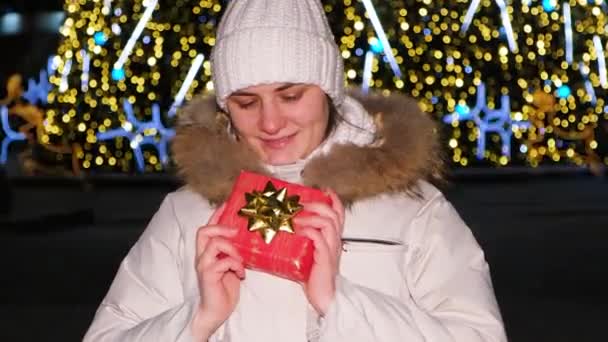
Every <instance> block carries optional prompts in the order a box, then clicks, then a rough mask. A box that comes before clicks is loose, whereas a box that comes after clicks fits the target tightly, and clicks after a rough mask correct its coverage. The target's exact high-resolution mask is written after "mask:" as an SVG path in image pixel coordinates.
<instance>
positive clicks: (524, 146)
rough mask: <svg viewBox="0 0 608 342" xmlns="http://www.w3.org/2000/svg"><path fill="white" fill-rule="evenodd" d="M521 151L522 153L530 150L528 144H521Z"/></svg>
mask: <svg viewBox="0 0 608 342" xmlns="http://www.w3.org/2000/svg"><path fill="white" fill-rule="evenodd" d="M519 152H521V153H526V152H528V146H526V145H523V144H522V145H521V146H519Z"/></svg>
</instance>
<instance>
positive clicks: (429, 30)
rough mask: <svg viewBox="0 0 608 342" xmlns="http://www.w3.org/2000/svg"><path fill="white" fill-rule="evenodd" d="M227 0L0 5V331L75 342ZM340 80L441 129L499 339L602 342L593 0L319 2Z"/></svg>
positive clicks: (607, 46) (199, 82)
mask: <svg viewBox="0 0 608 342" xmlns="http://www.w3.org/2000/svg"><path fill="white" fill-rule="evenodd" d="M225 3H226V2H225V1H219V0H195V1H189V0H177V1H169V0H146V1H142V0H134V1H131V0H97V1H85V0H44V1H43V0H28V1H19V0H0V48H1V49H2V53H0V117H1V119H2V125H1V126H0V144H1V145H0V146H1V150H0V152H1V153H0V269H1V270H2V276H1V277H0V289H1V291H0V322H1V323H0V340H2V341H79V340H81V339H82V337H83V336H84V333H85V331H86V329H87V327H88V325H89V324H90V322H91V320H92V318H93V315H94V313H95V310H96V308H97V306H98V305H99V303H100V301H101V300H102V298H103V296H104V295H105V293H106V291H107V290H108V287H109V285H110V283H111V281H112V279H113V277H114V274H115V272H116V270H117V268H118V265H119V263H120V261H121V260H122V258H123V257H124V256H125V255H126V253H127V252H128V250H129V248H130V246H131V245H132V244H133V243H134V242H135V241H136V240H137V238H138V237H139V235H140V234H141V232H142V231H143V229H144V228H145V227H146V224H147V222H148V220H149V219H150V218H151V217H152V215H153V214H154V212H155V211H156V209H157V208H158V206H159V205H160V202H161V201H162V199H163V198H164V196H165V195H166V194H167V193H169V192H171V191H173V190H175V189H177V188H179V187H180V186H182V184H181V183H180V181H179V180H178V178H177V177H176V176H175V167H174V164H173V162H172V160H171V154H170V148H169V146H170V142H171V138H172V137H173V133H174V131H173V127H174V121H175V117H176V115H178V113H179V108H180V107H181V106H182V105H183V104H184V103H187V102H188V101H189V100H190V99H191V98H192V96H194V95H196V94H198V93H201V92H208V91H212V90H213V84H212V82H211V73H210V64H209V61H208V59H207V57H208V56H209V52H210V49H211V48H212V46H213V45H214V43H215V38H214V34H215V27H216V24H217V21H218V19H219V18H220V17H221V14H222V11H223V9H224V5H225ZM323 4H324V5H325V10H326V12H327V14H328V17H329V20H330V25H331V27H332V30H333V31H334V35H335V36H336V40H337V43H338V45H339V47H340V49H341V51H342V57H343V58H344V61H345V78H346V80H347V82H348V84H349V86H351V87H353V88H361V89H362V91H364V92H365V91H376V92H382V93H384V94H387V95H388V94H390V93H391V92H400V93H404V94H409V95H411V96H413V97H414V98H416V99H417V100H418V102H419V103H420V106H421V107H422V109H423V110H425V111H426V112H428V113H429V115H431V116H433V118H435V119H436V120H437V121H438V122H441V125H442V126H441V127H442V132H441V133H442V138H443V146H444V158H445V159H446V161H447V164H448V165H449V167H448V172H447V181H446V182H445V184H443V185H442V186H441V189H442V191H443V192H444V193H445V194H446V196H447V197H448V199H450V200H451V201H452V203H453V204H454V206H455V207H456V208H457V209H458V211H459V212H460V214H461V215H462V217H463V218H464V220H465V221H466V222H467V223H468V224H469V226H470V227H471V229H472V230H473V232H474V234H475V236H476V237H477V240H478V241H479V243H480V244H481V246H482V247H483V249H484V251H485V253H486V258H487V260H488V262H489V264H490V268H491V272H492V278H493V283H494V288H495V291H496V295H497V298H498V301H499V304H500V307H501V311H502V314H503V318H504V321H505V325H506V328H507V334H508V335H509V340H510V341H515V342H525V341H530V342H532V341H535V342H536V341H551V342H553V341H558V342H559V341H603V340H605V339H606V336H608V334H607V333H606V331H605V325H606V322H608V313H606V307H607V305H608V294H607V293H606V291H604V288H605V287H606V285H605V284H606V279H607V278H608V277H607V275H608V248H607V247H606V245H607V244H608V183H607V181H606V175H607V174H608V173H607V171H606V167H607V166H608V101H606V100H607V99H608V79H607V78H608V76H607V74H606V53H607V52H608V5H607V3H606V1H605V0H571V1H553V0H544V1H543V0H541V1H533V0H522V1H503V0H498V1H489V0H481V1H469V0H462V1H444V0H439V1H430V0H391V1H378V0H374V1H369V0H360V1H356V0H343V1H323Z"/></svg>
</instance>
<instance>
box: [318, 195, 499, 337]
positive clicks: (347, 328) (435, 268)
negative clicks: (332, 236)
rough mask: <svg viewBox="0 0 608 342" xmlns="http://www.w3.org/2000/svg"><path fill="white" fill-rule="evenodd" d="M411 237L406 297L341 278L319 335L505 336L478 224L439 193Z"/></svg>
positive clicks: (415, 224) (406, 260)
mask: <svg viewBox="0 0 608 342" xmlns="http://www.w3.org/2000/svg"><path fill="white" fill-rule="evenodd" d="M408 234H409V236H407V237H406V239H407V242H408V244H410V245H412V246H413V248H411V249H408V251H407V252H405V257H404V270H403V272H404V281H406V282H407V285H408V288H409V290H410V296H409V298H407V299H406V300H405V301H404V300H403V299H400V298H396V297H392V296H389V295H386V294H383V293H380V292H378V291H376V290H373V289H370V288H367V287H363V286H360V285H357V284H354V283H353V282H350V281H349V280H348V279H345V278H344V277H339V278H338V283H337V290H336V297H335V299H334V302H333V303H332V304H331V305H330V308H329V309H328V312H327V314H326V315H325V317H324V318H323V319H321V321H320V327H319V341H322V342H329V341H367V342H369V341H383V342H385V341H408V342H418V341H420V342H422V341H433V342H452V341H454V342H456V341H458V342H460V341H466V342H504V341H506V340H507V338H506V336H505V331H504V327H503V324H502V319H501V316H500V312H499V309H498V305H497V303H496V299H495V296H494V291H493V289H492V283H491V278H490V273H489V268H488V265H487V263H486V261H485V259H484V254H483V251H482V250H481V248H480V247H479V245H478V244H477V242H476V240H475V238H474V237H473V235H472V233H471V231H470V230H469V228H468V227H467V226H466V224H465V223H464V222H463V221H462V220H461V219H460V217H459V216H458V214H457V213H456V211H455V210H454V208H453V207H452V206H451V204H450V203H449V202H447V200H446V199H445V198H444V197H443V196H442V195H440V194H439V195H437V196H436V197H435V198H433V199H432V200H431V201H429V202H428V203H427V204H426V205H425V206H424V207H423V208H422V209H421V210H420V211H419V212H418V214H417V215H416V217H415V218H414V220H413V221H412V223H411V226H410V229H409V233H408Z"/></svg>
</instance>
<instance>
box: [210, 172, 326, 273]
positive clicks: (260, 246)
mask: <svg viewBox="0 0 608 342" xmlns="http://www.w3.org/2000/svg"><path fill="white" fill-rule="evenodd" d="M269 181H270V182H271V183H272V184H273V185H274V187H275V188H276V189H277V190H281V189H283V188H285V189H286V190H287V197H291V196H296V195H297V196H299V202H300V203H306V202H322V203H327V204H328V205H331V203H332V202H331V199H330V197H329V196H327V195H326V194H325V193H323V192H322V191H320V190H317V189H313V188H309V187H305V186H302V185H297V184H292V183H288V182H285V181H282V180H279V179H275V178H272V177H268V176H264V175H260V174H256V173H252V172H247V171H243V172H241V174H240V175H239V177H238V178H237V180H236V182H235V184H234V186H233V188H232V192H231V194H230V196H229V198H228V200H227V202H226V207H225V209H224V212H223V213H222V215H221V217H220V219H219V224H220V225H224V226H228V227H237V228H239V232H238V233H237V235H236V236H235V237H234V238H232V239H231V241H232V243H233V244H234V246H235V247H236V248H237V250H238V251H239V253H240V255H241V256H242V257H243V262H244V264H245V267H247V268H249V269H254V270H259V271H263V272H266V273H270V274H273V275H276V276H279V277H282V278H287V279H290V280H294V281H302V282H305V281H307V280H308V276H309V275H310V269H311V267H312V263H313V253H314V245H313V242H312V240H310V239H308V238H306V237H303V236H299V235H296V234H292V233H289V232H285V231H279V232H278V233H276V235H275V236H274V237H273V238H272V241H270V242H266V241H265V240H264V238H263V237H262V234H260V232H259V231H250V230H249V228H248V226H249V219H248V218H247V217H244V216H242V215H239V211H240V210H241V209H242V208H244V207H245V206H247V204H248V203H247V200H246V196H245V194H246V193H249V194H252V193H253V192H254V191H258V192H263V190H264V189H265V188H266V186H267V184H268V182H269ZM302 215H313V214H312V213H310V212H306V211H305V210H301V211H299V212H298V213H297V214H295V216H302ZM293 228H294V230H295V231H297V229H298V227H297V225H294V227H293Z"/></svg>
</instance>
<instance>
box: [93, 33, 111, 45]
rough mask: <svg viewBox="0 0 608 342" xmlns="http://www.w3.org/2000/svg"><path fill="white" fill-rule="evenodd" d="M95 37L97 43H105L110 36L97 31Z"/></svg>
mask: <svg viewBox="0 0 608 342" xmlns="http://www.w3.org/2000/svg"><path fill="white" fill-rule="evenodd" d="M93 39H94V40H95V44H97V45H103V44H105V43H106V42H107V41H108V37H106V34H105V33H103V32H96V33H95V35H93Z"/></svg>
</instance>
